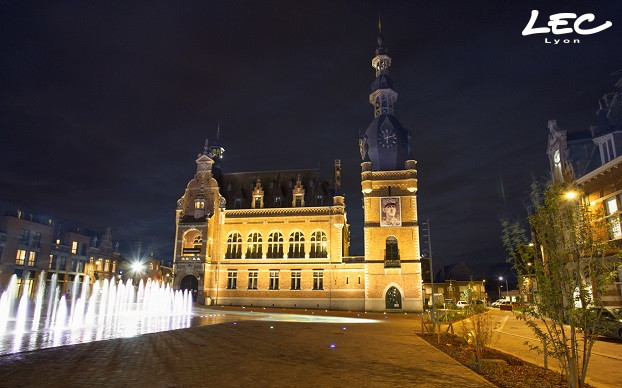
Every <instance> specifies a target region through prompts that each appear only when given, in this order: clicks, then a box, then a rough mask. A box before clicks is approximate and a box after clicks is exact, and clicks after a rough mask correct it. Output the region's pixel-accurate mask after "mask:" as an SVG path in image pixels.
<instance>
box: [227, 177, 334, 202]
mask: <svg viewBox="0 0 622 388" xmlns="http://www.w3.org/2000/svg"><path fill="white" fill-rule="evenodd" d="M298 179H300V181H301V183H302V187H303V188H304V190H305V196H304V200H305V207H309V206H330V205H332V204H333V191H332V190H331V188H332V185H331V183H330V182H329V181H328V180H326V179H324V178H323V177H322V176H321V175H320V172H319V170H318V169H307V170H282V171H252V172H237V173H228V174H223V175H222V176H221V177H220V181H219V185H220V194H221V195H222V196H223V197H225V199H226V200H227V209H234V208H236V199H239V200H241V204H240V201H238V204H240V205H241V206H240V207H237V208H241V209H250V208H251V207H252V199H253V198H252V197H253V189H254V188H255V185H256V183H257V181H260V182H261V187H262V189H263V191H264V201H263V203H264V208H275V207H292V201H293V194H292V190H293V188H294V187H295V186H296V182H297V180H298ZM319 195H321V196H322V202H321V204H318V202H317V201H316V199H317V196H319ZM277 198H281V203H280V205H279V204H278V203H277Z"/></svg>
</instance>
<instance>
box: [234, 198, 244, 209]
mask: <svg viewBox="0 0 622 388" xmlns="http://www.w3.org/2000/svg"><path fill="white" fill-rule="evenodd" d="M233 208H234V209H241V208H242V198H236V199H235V201H234V202H233Z"/></svg>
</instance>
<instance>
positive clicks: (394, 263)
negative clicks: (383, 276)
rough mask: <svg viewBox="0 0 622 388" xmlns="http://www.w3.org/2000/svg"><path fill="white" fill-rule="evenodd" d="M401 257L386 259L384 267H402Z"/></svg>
mask: <svg viewBox="0 0 622 388" xmlns="http://www.w3.org/2000/svg"><path fill="white" fill-rule="evenodd" d="M400 267H401V264H400V259H385V260H384V268H400Z"/></svg>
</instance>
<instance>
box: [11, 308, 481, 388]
mask: <svg viewBox="0 0 622 388" xmlns="http://www.w3.org/2000/svg"><path fill="white" fill-rule="evenodd" d="M361 315H363V314H361ZM365 318H376V319H381V320H382V321H381V322H378V323H365V324H354V323H349V324H335V323H309V322H302V323H300V322H268V321H255V320H244V321H237V322H236V324H235V325H234V324H233V322H227V323H223V324H218V325H211V326H201V327H193V328H189V329H183V330H176V331H168V332H161V333H153V334H146V335H142V336H138V337H133V338H121V339H114V340H108V341H100V342H92V343H88V344H81V345H74V346H66V347H62V348H53V349H47V350H40V351H35V352H30V353H21V354H17V355H9V356H2V357H0V386H59V387H60V386H62V387H68V386H81V387H92V386H115V387H117V386H132V387H141V386H150V387H198V386H253V387H255V386H275V385H284V386H357V385H358V386H415V385H416V386H424V387H425V386H438V387H440V386H445V387H447V386H460V387H486V386H492V385H491V384H490V383H488V382H487V381H486V380H484V379H483V378H482V377H480V376H479V375H477V374H475V373H474V372H473V371H471V370H470V369H468V368H466V367H464V366H462V365H460V364H459V363H457V362H456V361H454V360H453V359H451V358H450V357H449V356H447V355H445V354H444V353H442V352H440V351H439V350H437V349H436V348H434V347H432V346H431V345H429V344H428V343H426V342H425V341H423V340H421V339H420V338H419V337H417V336H416V335H415V334H414V332H415V331H416V332H418V331H419V328H420V326H419V321H418V319H417V318H415V316H411V315H409V316H408V317H406V316H393V315H389V316H388V318H387V319H384V316H383V315H376V314H365ZM271 326H272V327H273V328H270V327H271ZM344 326H345V327H346V330H344V329H343V327H344ZM331 344H334V345H335V347H334V348H331Z"/></svg>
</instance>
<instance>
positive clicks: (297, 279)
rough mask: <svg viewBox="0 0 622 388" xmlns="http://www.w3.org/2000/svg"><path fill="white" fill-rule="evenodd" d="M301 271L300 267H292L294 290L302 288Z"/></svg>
mask: <svg viewBox="0 0 622 388" xmlns="http://www.w3.org/2000/svg"><path fill="white" fill-rule="evenodd" d="M301 272H302V271H300V270H299V269H292V290H300V278H301V277H302V276H301Z"/></svg>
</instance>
